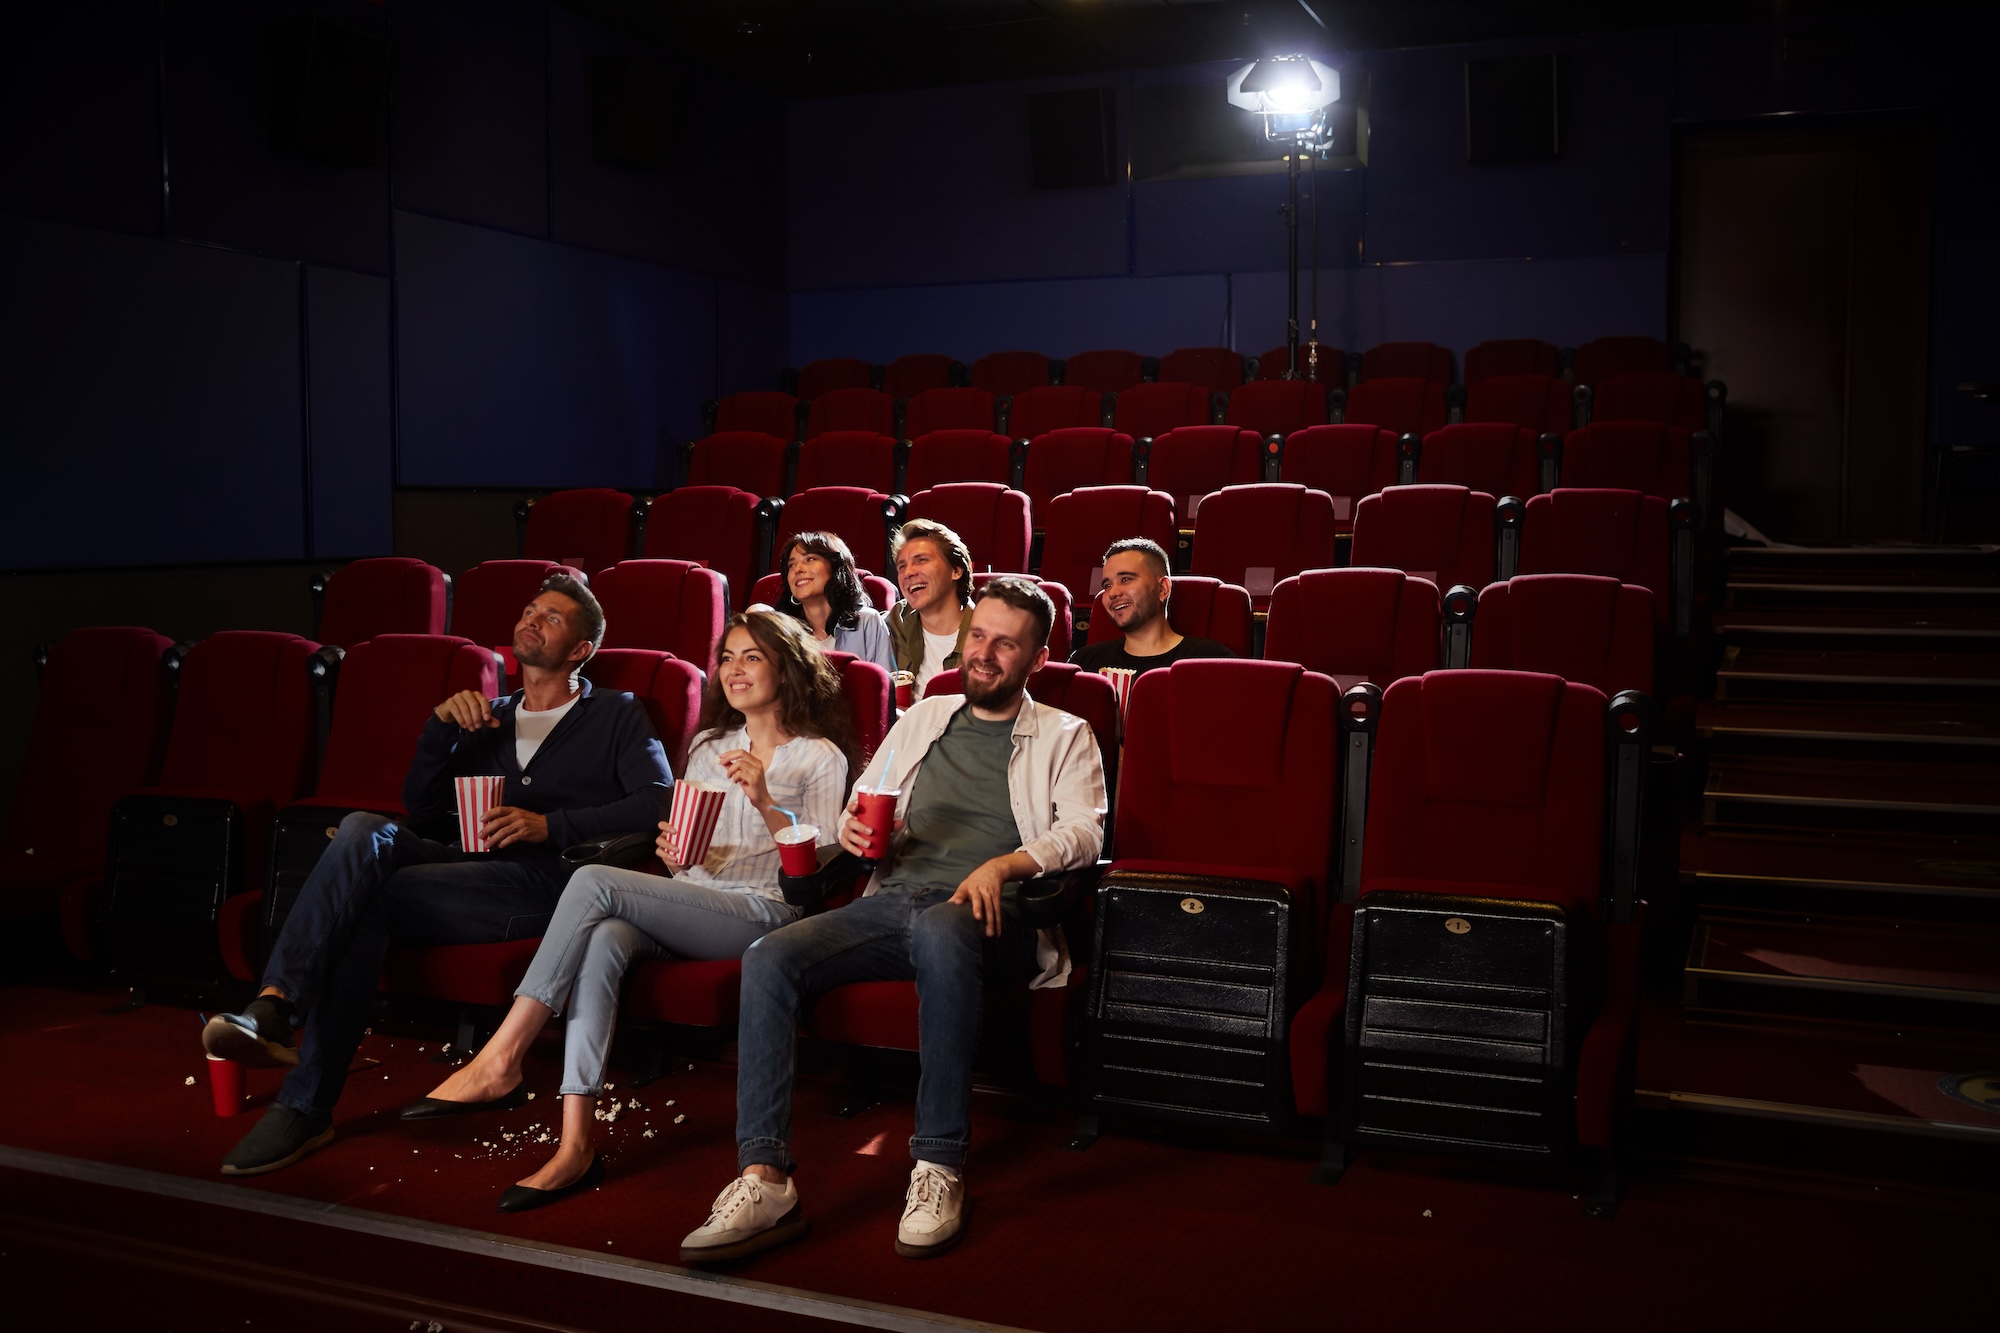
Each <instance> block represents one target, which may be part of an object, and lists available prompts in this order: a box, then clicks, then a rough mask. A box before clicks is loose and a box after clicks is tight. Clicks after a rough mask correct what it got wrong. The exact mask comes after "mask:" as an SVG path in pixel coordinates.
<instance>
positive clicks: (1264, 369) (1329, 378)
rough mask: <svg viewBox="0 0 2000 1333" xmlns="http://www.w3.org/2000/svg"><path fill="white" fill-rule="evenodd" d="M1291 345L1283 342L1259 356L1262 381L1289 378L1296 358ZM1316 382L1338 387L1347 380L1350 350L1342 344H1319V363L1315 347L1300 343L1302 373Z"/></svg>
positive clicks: (1300, 369)
mask: <svg viewBox="0 0 2000 1333" xmlns="http://www.w3.org/2000/svg"><path fill="white" fill-rule="evenodd" d="M1291 350H1292V349H1291V348H1290V347H1287V346H1285V345H1283V344H1280V345H1279V346H1277V347H1273V348H1272V349H1271V350H1270V351H1268V352H1266V353H1264V355H1262V356H1260V357H1258V358H1257V378H1258V379H1260V380H1281V379H1286V378H1289V375H1290V371H1291V366H1292V358H1291ZM1298 377H1299V378H1300V379H1302V380H1307V381H1309V382H1311V383H1314V384H1319V385H1325V386H1329V387H1334V386H1338V385H1342V384H1345V383H1347V353H1345V352H1343V351H1341V350H1340V349H1339V348H1338V347H1331V346H1328V345H1327V344H1326V343H1321V344H1320V345H1319V362H1318V364H1317V365H1315V364H1314V363H1313V359H1312V347H1311V345H1310V344H1307V343H1300V344H1299V376H1298Z"/></svg>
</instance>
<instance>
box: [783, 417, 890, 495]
mask: <svg viewBox="0 0 2000 1333" xmlns="http://www.w3.org/2000/svg"><path fill="white" fill-rule="evenodd" d="M792 485H793V489H795V490H800V491H809V490H812V489H813V488H814V487H817V486H863V487H866V488H867V489H869V490H871V491H881V492H882V493H883V494H884V495H888V494H891V493H893V492H894V491H895V489H896V441H895V439H894V438H893V437H892V436H888V435H877V434H874V433H873V432H872V431H865V430H835V431H828V432H827V433H826V434H824V435H815V436H814V437H813V438H812V439H810V440H807V441H806V442H805V443H804V444H802V445H800V446H799V472H798V478H797V480H796V481H794V482H793V483H792Z"/></svg>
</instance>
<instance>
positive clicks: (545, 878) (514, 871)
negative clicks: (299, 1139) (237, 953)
mask: <svg viewBox="0 0 2000 1333" xmlns="http://www.w3.org/2000/svg"><path fill="white" fill-rule="evenodd" d="M568 877H569V872H568V871H567V870H566V869H565V868H564V866H563V863H562V859H561V858H560V857H556V856H524V857H509V856H472V855H468V854H467V853H465V852H462V851H460V850H458V849H457V848H456V847H447V846H445V845H444V844H443V843H440V842H432V841H431V840H430V839H428V838H420V837H418V836H417V835H416V834H415V833H412V832H411V831H410V830H409V829H408V828H406V827H405V826H404V825H403V824H401V823H400V822H398V821H396V820H393V819H388V818H385V817H383V816H381V815H371V814H364V813H360V812H357V813H355V814H351V815H349V816H347V818H345V819H343V820H341V821H340V832H339V833H338V834H336V835H335V836H334V839H333V841H332V843H330V844H329V845H328V846H327V849H326V854H325V855H324V856H322V857H320V860H319V864H318V865H317V866H315V867H314V868H313V872H312V874H311V876H309V877H308V878H307V880H306V882H305V885H304V886H303V887H302V888H300V890H299V897H298V902H297V903H295V904H294V905H293V907H292V912H291V915H290V916H289V917H287V918H286V919H285V928H284V930H283V931H281V932H280V933H279V935H278V942H277V944H276V946H275V947H274V948H273V949H272V950H271V961H270V962H269V963H267V964H266V965H265V967H264V984H265V985H267V986H276V987H277V988H278V989H279V990H280V991H281V992H283V993H284V995H285V997H286V998H287V999H289V1000H290V1001H291V1002H292V1005H293V1007H294V1008H295V1009H297V1011H298V1012H299V1014H300V1015H301V1016H302V1017H303V1018H304V1019H305V1032H304V1034H303V1035H302V1037H301V1038H300V1041H299V1067H298V1068H297V1069H294V1070H293V1071H292V1072H291V1074H290V1075H288V1076H287V1077H286V1079H285V1084H284V1087H283V1088H281V1089H280V1090H279V1092H278V1100H279V1101H281V1102H283V1103H284V1104H285V1105H287V1106H289V1107H291V1108H292V1109H293V1110H295V1111H298V1112H301V1113H302V1114H304V1115H307V1116H310V1117H312V1118H313V1119H316V1120H323V1119H325V1118H327V1117H328V1116H331V1115H332V1114H333V1104H334V1103H335V1102H336V1101H338V1100H339V1099H340V1090H341V1088H342V1087H343V1086H345V1085H346V1083H347V1066H348V1065H349V1064H351V1063H352V1062H353V1060H354V1052H355V1049H356V1048H357V1047H359V1046H360V1045H361V1037H362V1034H363V1033H364V1032H365V1031H366V1030H367V1027H368V1018H369V1015H370V1014H371V1013H373V1012H374V1008H375V993H376V987H377V985H378V983H379V982H380V980H381V976H382V961H383V959H384V958H386V957H387V956H388V953H389V945H390V944H391V943H398V944H494V943H498V942H499V941H501V940H518V939H533V938H534V937H536V936H538V935H540V934H541V933H542V928H543V927H544V926H546V925H547V924H548V921H549V917H550V915H551V914H552V913H553V912H554V911H555V907H556V900H557V899H558V898H560V897H561V896H562V887H563V882H564V881H565V880H566V879H567V878H568Z"/></svg>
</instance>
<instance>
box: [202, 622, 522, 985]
mask: <svg viewBox="0 0 2000 1333" xmlns="http://www.w3.org/2000/svg"><path fill="white" fill-rule="evenodd" d="M461 690H477V691H478V692H479V693H480V694H481V695H483V696H485V697H486V698H489V699H491V698H494V697H496V696H498V695H499V693H500V680H499V669H498V665H497V664H496V663H495V662H494V660H493V654H492V652H491V651H490V650H488V649H487V648H485V647H483V646H481V645H477V644H474V643H473V642H471V641H470V640H468V639H461V638H457V637H454V636H448V635H442V634H384V635H380V636H378V637H376V638H373V639H370V640H368V641H367V642H365V643H363V644H360V645H359V646H357V647H355V648H353V649H352V650H350V651H349V652H348V654H347V656H346V658H345V659H344V660H343V661H342V662H341V664H340V683H339V689H338V691H337V692H336V694H335V696H334V706H333V725H332V727H331V728H330V729H329V731H328V732H327V744H326V759H325V762H323V763H322V764H321V765H320V772H319V781H318V783H317V784H316V785H315V786H314V788H313V792H312V795H310V796H308V797H306V798H305V799H304V800H302V801H299V802H296V803H295V804H292V805H288V806H286V807H285V808H284V809H282V810H280V811H278V813H277V816H276V818H275V819H274V820H273V821H272V824H271V868H270V874H269V876H268V877H267V878H266V879H265V880H264V882H263V891H262V892H261V893H252V894H245V895H243V896H242V897H241V898H237V899H233V900H231V903H230V906H231V907H232V908H237V909H239V910H240V911H242V912H244V913H246V914H250V915H253V916H254V919H255V923H256V928H255V931H254V932H252V931H251V930H249V929H248V926H249V922H248V921H247V920H246V921H244V922H242V923H240V924H237V925H235V926H234V927H233V928H232V926H231V923H230V922H228V921H224V922H222V923H220V926H219V929H218V930H217V936H218V939H219V941H220V943H221V946H222V956H223V959H224V961H225V963H226V964H227V965H228V968H229V971H230V974H231V975H232V976H234V977H236V978H237V979H238V980H239V981H254V980H256V979H257V976H258V974H259V973H260V972H262V971H263V965H264V959H265V957H266V955H268V954H269V952H270V948H271V946H272V944H274V943H275V942H276V941H277V938H278V932H279V931H280V930H282V929H283V928H284V924H285V918H286V917H287V916H289V915H290V914H291V910H292V904H293V903H294V902H296V901H297V900H298V895H299V890H300V889H301V888H303V887H304V886H305V882H306V879H307V877H308V876H310V875H311V874H312V872H313V868H314V867H315V866H317V865H318V864H319V858H320V856H321V854H322V853H324V852H325V851H326V847H327V843H328V842H329V840H331V839H332V837H333V835H334V834H335V833H336V832H337V831H338V830H339V827H340V821H341V820H342V819H344V818H346V817H347V816H348V815H349V814H351V813H353V812H354V811H356V810H367V811H371V812H373V813H375V814H383V815H401V814H403V813H404V810H403V779H404V778H405V777H407V776H408V774H409V771H410V760H411V758H412V757H414V756H415V754H416V752H417V738H418V736H419V735H420V734H422V732H423V729H424V720H425V718H426V717H427V716H428V715H429V714H430V713H431V712H432V710H434V709H435V708H436V707H437V706H438V705H439V704H440V703H442V702H444V700H446V699H448V698H450V697H451V696H452V695H454V694H457V693H459V692H460V691H461ZM253 933H254V935H255V939H256V944H255V946H254V949H253V947H252V946H251V939H250V937H251V935H252V934H253Z"/></svg>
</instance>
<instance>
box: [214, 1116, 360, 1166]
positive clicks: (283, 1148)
mask: <svg viewBox="0 0 2000 1333" xmlns="http://www.w3.org/2000/svg"><path fill="white" fill-rule="evenodd" d="M332 1142H333V1121H332V1120H331V1119H327V1120H313V1119H310V1118H308V1117H307V1116H305V1115H304V1114H302V1113H300V1112H298V1111H295V1110H293V1109H292V1108H291V1107H289V1106H287V1105H285V1104H284V1103H283V1102H274V1103H272V1106H271V1109H270V1110H268V1111H266V1112H264V1118H263V1119H262V1120H259V1121H258V1122H257V1123H256V1125H255V1126H254V1127H253V1128H252V1129H251V1131H250V1132H249V1133H248V1134H245V1135H244V1136H243V1141H242V1142H241V1143H238V1144H237V1145H236V1146H235V1147H234V1148H231V1149H230V1150H229V1156H227V1157H225V1158H223V1159H222V1174H223V1175H225V1176H261V1175H263V1174H264V1173H265V1172H266V1171H276V1170H277V1169H278V1168H279V1167H284V1166H290V1165H291V1164H292V1163H293V1162H296V1161H298V1160H299V1158H301V1157H304V1156H306V1155H307V1154H308V1153H314V1152H318V1151H319V1150H320V1149H321V1148H324V1147H325V1146H326V1145H327V1144H329V1143H332Z"/></svg>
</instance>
